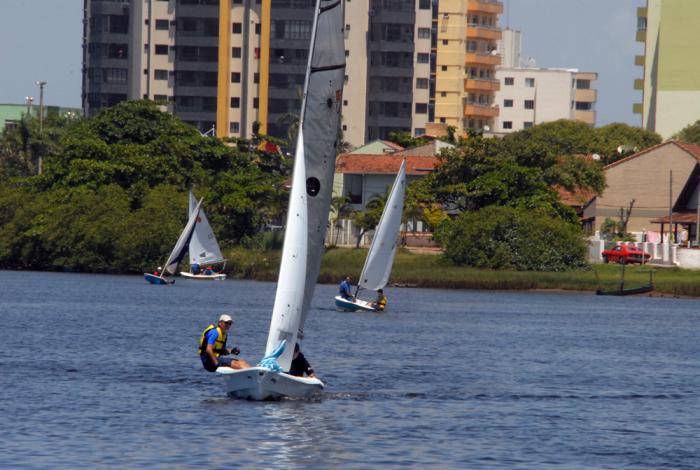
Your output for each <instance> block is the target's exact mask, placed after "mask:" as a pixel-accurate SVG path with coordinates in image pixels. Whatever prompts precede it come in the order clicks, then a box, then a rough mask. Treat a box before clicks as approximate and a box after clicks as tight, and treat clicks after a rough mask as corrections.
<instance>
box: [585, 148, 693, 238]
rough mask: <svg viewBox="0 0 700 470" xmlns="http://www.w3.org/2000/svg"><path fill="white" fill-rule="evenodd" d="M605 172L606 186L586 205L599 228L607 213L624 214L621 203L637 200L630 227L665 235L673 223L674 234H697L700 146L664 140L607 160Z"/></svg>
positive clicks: (587, 213)
mask: <svg viewBox="0 0 700 470" xmlns="http://www.w3.org/2000/svg"><path fill="white" fill-rule="evenodd" d="M605 178H606V181H607V188H606V189H605V190H604V192H603V193H602V194H600V195H598V196H596V197H594V198H593V199H592V200H591V201H590V202H589V203H588V204H587V205H586V206H585V208H584V210H583V217H584V220H585V221H587V222H588V223H590V224H591V225H592V227H593V228H594V230H599V229H600V227H601V225H602V224H603V222H604V221H605V219H606V218H610V219H613V220H619V217H620V209H621V208H624V209H627V208H629V207H630V204H632V211H631V214H630V217H629V221H628V225H627V231H628V232H631V233H635V232H636V233H639V234H641V233H650V232H658V233H659V234H661V238H662V239H663V235H664V234H668V230H669V226H670V227H671V230H672V231H673V232H674V234H677V235H678V234H680V233H681V232H682V231H684V230H685V231H686V233H687V235H688V236H687V238H689V239H690V240H695V239H696V236H697V233H698V231H697V227H698V213H699V212H698V203H699V199H698V190H699V188H700V146H697V145H695V144H688V143H684V142H678V141H667V142H664V143H661V144H659V145H656V146H654V147H650V148H648V149H645V150H643V151H641V152H638V153H636V154H634V155H631V156H629V157H627V158H623V159H622V160H619V161H617V162H615V163H612V164H610V165H608V166H606V167H605ZM632 201H634V203H632ZM681 238H682V237H681Z"/></svg>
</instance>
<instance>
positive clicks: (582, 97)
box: [574, 89, 598, 103]
mask: <svg viewBox="0 0 700 470" xmlns="http://www.w3.org/2000/svg"><path fill="white" fill-rule="evenodd" d="M574 99H575V100H576V101H585V102H588V103H595V102H596V100H597V99H598V92H597V91H596V90H591V89H576V91H575V93H574Z"/></svg>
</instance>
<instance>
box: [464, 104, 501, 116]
mask: <svg viewBox="0 0 700 470" xmlns="http://www.w3.org/2000/svg"><path fill="white" fill-rule="evenodd" d="M497 116H498V106H491V105H483V104H476V103H467V104H465V105H464V117H485V118H494V117H497Z"/></svg>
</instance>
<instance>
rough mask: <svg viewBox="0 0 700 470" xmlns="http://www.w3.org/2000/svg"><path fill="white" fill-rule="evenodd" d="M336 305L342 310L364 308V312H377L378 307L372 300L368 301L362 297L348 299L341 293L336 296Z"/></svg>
mask: <svg viewBox="0 0 700 470" xmlns="http://www.w3.org/2000/svg"><path fill="white" fill-rule="evenodd" d="M335 307H336V308H337V309H338V310H340V311H341V312H356V311H358V310H362V311H364V312H377V311H378V309H377V307H375V306H374V305H373V304H372V302H367V301H366V300H362V299H353V300H348V299H345V298H343V297H341V296H339V295H336V296H335Z"/></svg>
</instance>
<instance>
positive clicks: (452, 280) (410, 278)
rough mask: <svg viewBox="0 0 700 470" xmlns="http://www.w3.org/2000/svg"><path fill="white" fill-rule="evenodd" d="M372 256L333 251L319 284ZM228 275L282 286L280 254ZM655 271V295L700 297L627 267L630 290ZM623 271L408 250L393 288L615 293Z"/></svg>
mask: <svg viewBox="0 0 700 470" xmlns="http://www.w3.org/2000/svg"><path fill="white" fill-rule="evenodd" d="M366 256H367V250H366V249H364V248H359V249H350V248H332V249H328V250H327V251H326V253H325V254H324V257H323V261H322V264H321V272H320V274H319V280H318V282H320V283H323V284H334V283H339V282H340V281H341V280H342V279H343V278H344V277H345V276H351V277H352V278H353V281H356V280H357V277H358V276H359V275H360V272H361V271H362V267H363V265H364V262H365V257H366ZM226 257H227V259H228V260H229V261H228V263H227V266H226V271H227V273H228V274H229V276H230V277H233V278H239V279H256V280H264V281H275V280H277V275H278V270H279V263H280V252H279V251H256V250H250V249H244V248H241V247H237V248H234V249H232V250H228V251H227V252H226ZM649 270H653V271H654V274H653V280H654V287H655V292H656V293H657V294H659V293H661V294H668V295H673V296H692V297H700V271H691V270H685V269H679V268H657V267H650V266H638V265H628V266H626V267H625V287H638V286H642V285H646V284H647V283H648V282H649ZM620 275H621V266H619V265H614V264H600V265H593V266H591V267H589V268H587V269H583V270H576V271H564V272H534V271H493V270H484V269H474V268H469V267H463V266H454V265H452V264H450V263H449V262H447V261H446V260H445V259H444V258H443V257H442V256H440V255H433V254H416V253H410V252H408V251H405V250H399V251H398V252H397V253H396V258H395V260H394V267H393V269H392V272H391V278H390V285H392V284H393V285H399V286H415V287H424V288H445V289H480V290H532V289H552V290H554V289H556V290H575V291H595V290H596V289H603V290H610V289H615V288H617V287H619V285H620Z"/></svg>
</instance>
